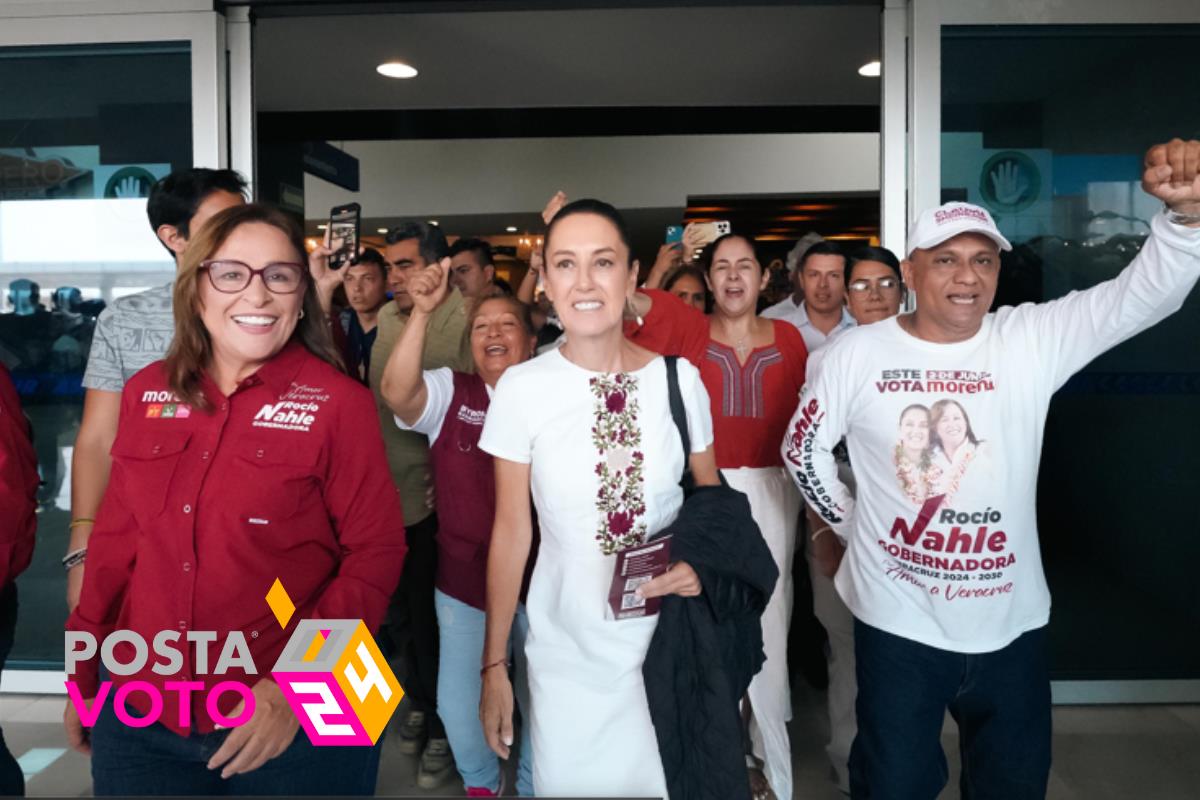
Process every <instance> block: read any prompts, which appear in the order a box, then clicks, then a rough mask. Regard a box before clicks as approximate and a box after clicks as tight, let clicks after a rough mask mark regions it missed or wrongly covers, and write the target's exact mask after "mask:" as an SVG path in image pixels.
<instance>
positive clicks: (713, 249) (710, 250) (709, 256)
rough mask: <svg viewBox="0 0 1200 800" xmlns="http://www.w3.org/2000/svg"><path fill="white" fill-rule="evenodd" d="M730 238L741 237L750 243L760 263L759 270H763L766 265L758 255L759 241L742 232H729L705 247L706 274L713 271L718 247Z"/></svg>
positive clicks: (755, 257)
mask: <svg viewBox="0 0 1200 800" xmlns="http://www.w3.org/2000/svg"><path fill="white" fill-rule="evenodd" d="M730 239H741V240H742V241H743V242H745V243H746V244H748V245H750V252H752V253H753V254H754V261H755V262H756V263H757V264H758V271H759V272H762V271H763V269H764V267H763V263H762V259H761V258H759V256H758V242H756V241H754V240H753V239H751V238H750V237H749V236H746V235H744V234H741V233H727V234H725V235H724V236H718V237H717V238H716V240H715V241H714V242H713V243H712V244H710V245H709V246H708V247H706V248H704V259H703V260H704V272H705V273H706V274H707V273H709V272H712V264H713V258H714V257H715V256H716V255H717V248H718V247H720V246H721V245H723V244H724V243H725V242H727V241H729V240H730Z"/></svg>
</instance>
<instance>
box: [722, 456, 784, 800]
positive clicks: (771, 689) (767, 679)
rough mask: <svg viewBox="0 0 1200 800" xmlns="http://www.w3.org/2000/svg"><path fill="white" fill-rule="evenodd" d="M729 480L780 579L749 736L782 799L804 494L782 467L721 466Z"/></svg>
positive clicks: (753, 690) (753, 688) (766, 616)
mask: <svg viewBox="0 0 1200 800" xmlns="http://www.w3.org/2000/svg"><path fill="white" fill-rule="evenodd" d="M721 473H722V474H723V475H724V476H725V480H726V481H728V482H729V485H730V486H731V487H733V488H734V489H737V490H738V491H739V492H742V493H743V494H745V495H746V497H748V498H749V499H750V513H751V515H752V516H753V517H754V521H755V522H756V523H758V527H759V529H760V530H761V531H762V535H763V538H764V539H766V541H767V546H768V547H769V548H770V549H771V556H772V558H774V559H775V565H776V566H777V567H779V582H778V583H776V584H775V591H774V592H773V593H772V594H771V599H770V600H769V601H768V602H767V608H766V610H765V611H764V612H763V615H762V629H763V650H765V651H766V654H767V661H766V663H765V664H763V668H762V670H761V671H760V672H759V673H758V674H757V675H755V676H754V679H753V680H752V681H751V682H750V690H749V692H748V694H749V696H750V709H751V715H752V716H751V720H750V741H751V745H752V746H753V748H754V755H755V756H757V757H758V758H761V759H762V760H763V763H764V765H765V767H764V769H763V773H764V774H765V775H766V777H767V782H768V783H770V784H771V789H772V790H774V792H775V796H776V797H778V798H779V800H791V797H792V748H791V744H790V742H789V741H788V731H787V721H788V720H790V719H791V718H792V693H791V689H790V687H789V685H788V664H787V643H788V625H789V622H790V621H791V617H792V559H793V557H794V556H795V553H796V520H797V519H798V516H799V513H800V495H799V493H798V492H797V491H796V487H795V486H794V485H793V484H792V480H791V478H789V477H788V475H787V473H786V472H785V471H784V470H783V468H782V467H763V468H750V467H742V468H739V469H723V470H721Z"/></svg>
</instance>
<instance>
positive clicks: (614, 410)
mask: <svg viewBox="0 0 1200 800" xmlns="http://www.w3.org/2000/svg"><path fill="white" fill-rule="evenodd" d="M589 385H590V387H591V391H592V396H593V397H594V398H595V403H594V404H593V411H594V413H595V424H594V425H593V426H592V444H593V445H595V447H596V453H597V455H598V456H599V457H600V460H599V461H598V462H597V463H596V475H597V477H599V479H600V490H599V491H598V492H597V493H596V509H597V510H598V511H599V512H600V518H599V522H598V523H597V527H596V541H597V542H599V543H600V552H602V553H604V554H605V555H606V556H607V555H612V554H613V553H616V552H618V551H620V550H624V549H626V548H628V547H633V546H634V545H639V544H642V543H643V542H645V541H646V523H645V522H644V521H642V517H643V516H644V515H645V513H646V499H645V477H644V475H643V473H642V467H643V462H644V461H645V455H644V454H643V453H642V451H641V449H640V448H641V444H642V432H641V430H640V429H639V428H638V425H637V416H638V403H637V398H636V396H635V393H636V391H637V379H636V378H633V377H630V376H629V375H625V374H617V375H599V376H596V377H594V378H592V379H591V381H589Z"/></svg>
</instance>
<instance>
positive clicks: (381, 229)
mask: <svg viewBox="0 0 1200 800" xmlns="http://www.w3.org/2000/svg"><path fill="white" fill-rule="evenodd" d="M387 231H388V229H387V228H376V229H375V232H376V233H387Z"/></svg>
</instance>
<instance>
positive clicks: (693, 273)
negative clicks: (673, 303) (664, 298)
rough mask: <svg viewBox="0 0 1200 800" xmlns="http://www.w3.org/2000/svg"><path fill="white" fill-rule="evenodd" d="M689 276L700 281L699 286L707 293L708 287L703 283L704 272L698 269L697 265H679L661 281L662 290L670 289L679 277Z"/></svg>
mask: <svg viewBox="0 0 1200 800" xmlns="http://www.w3.org/2000/svg"><path fill="white" fill-rule="evenodd" d="M689 276H690V277H693V278H695V279H696V280H698V281H700V288H701V289H704V291H705V292H706V293H707V291H708V289H707V287H706V286H705V283H704V273H703V272H701V271H700V268H699V267H680V268H679V269H677V270H675V271H674V272H672V273H671V277H669V278H667V280H666V281H665V282H664V283H663V291H664V292H669V291H671V287H672V286H674V285H675V284H676V283H677V282H678V281H679V279H680V278H687V277H689Z"/></svg>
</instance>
